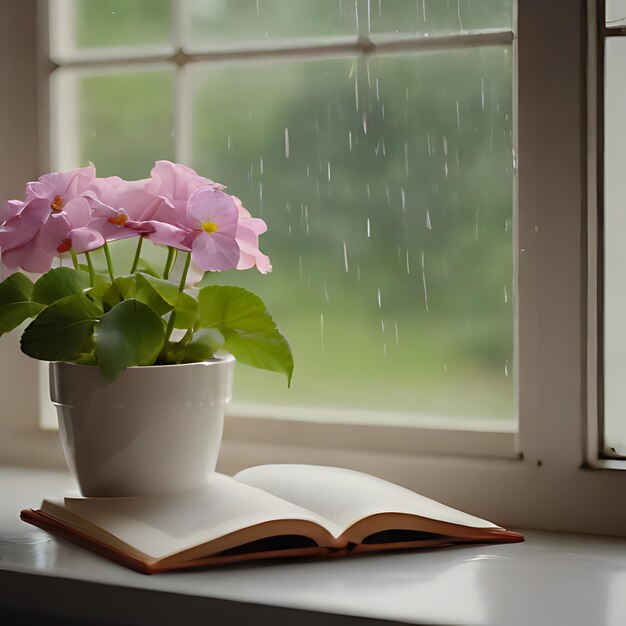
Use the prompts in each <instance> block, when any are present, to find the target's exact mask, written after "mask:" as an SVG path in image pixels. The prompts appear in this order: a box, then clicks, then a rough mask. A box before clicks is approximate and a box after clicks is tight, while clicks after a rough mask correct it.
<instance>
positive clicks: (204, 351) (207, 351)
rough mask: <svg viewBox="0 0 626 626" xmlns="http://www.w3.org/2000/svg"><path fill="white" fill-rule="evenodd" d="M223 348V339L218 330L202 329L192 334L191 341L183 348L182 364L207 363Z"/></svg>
mask: <svg viewBox="0 0 626 626" xmlns="http://www.w3.org/2000/svg"><path fill="white" fill-rule="evenodd" d="M223 347H224V337H223V336H222V333H220V331H219V330H217V329H216V328H202V329H200V330H199V331H197V332H196V333H195V334H194V336H193V339H192V340H191V341H190V342H189V343H188V344H187V345H186V346H185V351H184V353H183V356H182V361H183V363H200V362H202V361H208V360H209V359H212V358H213V357H214V356H215V353H216V352H217V351H218V350H220V349H221V348H223Z"/></svg>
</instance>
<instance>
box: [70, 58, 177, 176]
mask: <svg viewBox="0 0 626 626" xmlns="http://www.w3.org/2000/svg"><path fill="white" fill-rule="evenodd" d="M173 83H174V72H173V71H171V70H165V71H152V72H128V73H123V74H105V75H95V76H84V77H81V78H80V79H79V84H78V133H79V137H80V142H79V145H80V162H81V163H85V162H86V161H93V162H94V163H95V164H96V166H97V168H98V174H99V175H100V176H112V175H118V176H124V177H128V178H145V177H146V176H148V175H149V172H150V169H151V168H152V166H153V165H154V162H155V160H157V159H173V158H174V139H173V124H174V103H173V92H174V89H173Z"/></svg>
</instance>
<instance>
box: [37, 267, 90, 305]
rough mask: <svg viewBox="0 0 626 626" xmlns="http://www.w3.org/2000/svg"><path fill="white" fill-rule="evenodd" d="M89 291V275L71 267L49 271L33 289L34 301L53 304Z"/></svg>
mask: <svg viewBox="0 0 626 626" xmlns="http://www.w3.org/2000/svg"><path fill="white" fill-rule="evenodd" d="M86 289H89V274H87V273H86V272H83V271H82V270H74V269H71V268H69V267H55V268H54V269H51V270H48V271H47V272H46V273H45V274H44V275H43V276H42V277H41V278H40V279H39V280H38V281H37V282H36V283H35V286H34V288H33V294H32V300H34V301H35V302H40V303H41V304H52V303H53V302H56V301H57V300H60V299H61V298H65V297H66V296H77V295H80V294H82V293H84V292H85V290H86Z"/></svg>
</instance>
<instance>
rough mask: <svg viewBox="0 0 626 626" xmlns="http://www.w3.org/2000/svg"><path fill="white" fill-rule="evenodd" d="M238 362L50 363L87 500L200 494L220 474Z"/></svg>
mask: <svg viewBox="0 0 626 626" xmlns="http://www.w3.org/2000/svg"><path fill="white" fill-rule="evenodd" d="M234 363H235V359H234V358H233V357H232V356H227V357H224V358H220V359H215V360H212V361H207V362H204V363H189V364H183V365H153V366H149V367H129V368H128V369H127V370H125V371H124V372H122V374H120V376H119V377H118V378H117V379H116V380H115V381H114V382H113V383H107V382H106V381H105V380H104V378H102V377H101V376H100V372H99V370H98V368H97V367H92V366H85V365H76V364H75V363H64V362H55V363H50V396H51V398H52V402H53V404H54V405H55V406H56V409H57V416H58V420H59V432H60V435H61V442H62V444H63V450H64V452H65V458H66V460H67V464H68V465H69V468H70V470H71V471H72V473H73V474H74V476H75V477H76V479H77V480H78V484H79V487H80V490H81V492H82V494H83V495H84V496H91V497H111V496H131V495H144V494H154V493H170V492H174V491H181V490H187V489H195V488H197V487H200V486H202V485H203V484H205V483H206V480H207V477H208V476H209V474H210V473H211V472H213V471H214V469H215V464H216V462H217V456H218V453H219V449H220V444H221V440H222V430H223V424H224V409H225V405H226V403H227V402H229V401H230V397H231V389H232V378H233V369H234Z"/></svg>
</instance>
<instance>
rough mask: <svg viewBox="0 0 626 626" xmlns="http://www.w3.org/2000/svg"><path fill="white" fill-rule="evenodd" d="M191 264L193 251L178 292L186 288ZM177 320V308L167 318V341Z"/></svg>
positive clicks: (188, 259)
mask: <svg viewBox="0 0 626 626" xmlns="http://www.w3.org/2000/svg"><path fill="white" fill-rule="evenodd" d="M190 264H191V252H188V253H187V258H186V259H185V265H184V267H183V273H182V275H181V277H180V284H179V286H178V293H182V291H183V290H184V289H185V283H186V282H187V273H188V272H189V265H190ZM175 321H176V309H172V312H171V313H170V318H169V319H168V320H167V328H166V330H165V342H166V343H167V341H168V340H169V338H170V335H171V334H172V330H174V322H175Z"/></svg>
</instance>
